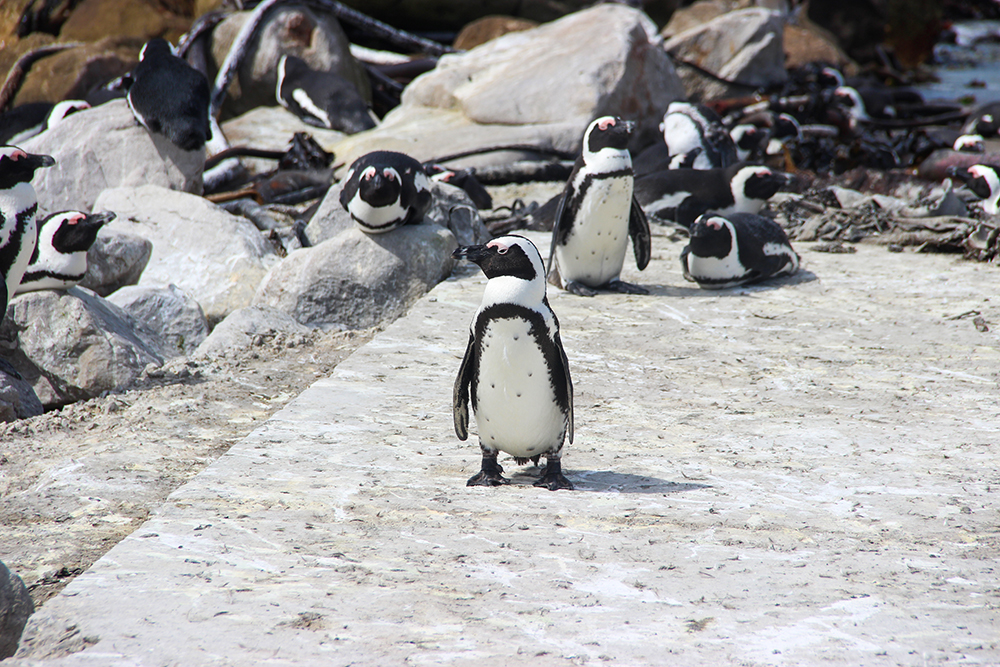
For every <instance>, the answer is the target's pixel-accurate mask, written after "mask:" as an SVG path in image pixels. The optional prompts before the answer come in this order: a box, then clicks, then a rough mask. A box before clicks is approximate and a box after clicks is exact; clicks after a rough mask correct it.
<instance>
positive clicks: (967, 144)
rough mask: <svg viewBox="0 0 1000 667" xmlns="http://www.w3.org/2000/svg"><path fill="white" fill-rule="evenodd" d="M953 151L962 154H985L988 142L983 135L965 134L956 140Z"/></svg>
mask: <svg viewBox="0 0 1000 667" xmlns="http://www.w3.org/2000/svg"><path fill="white" fill-rule="evenodd" d="M951 149H952V150H953V151H959V152H961V153H985V152H986V142H985V141H984V140H983V136H982V135H981V134H963V135H960V136H959V137H958V138H957V139H955V143H953V144H952V145H951Z"/></svg>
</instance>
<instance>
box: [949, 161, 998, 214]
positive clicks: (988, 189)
mask: <svg viewBox="0 0 1000 667" xmlns="http://www.w3.org/2000/svg"><path fill="white" fill-rule="evenodd" d="M997 169H998V168H997V167H994V166H993V165H988V164H974V165H972V166H971V167H968V168H966V169H963V168H962V167H948V170H947V173H948V175H949V176H951V177H953V178H958V179H959V180H961V181H962V182H963V183H965V184H966V185H967V186H968V187H969V189H970V190H972V193H973V194H974V195H976V196H977V197H979V198H980V199H982V200H983V210H984V211H986V212H987V213H989V214H990V215H996V214H997V213H1000V173H998V171H997Z"/></svg>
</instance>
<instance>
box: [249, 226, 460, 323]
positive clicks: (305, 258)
mask: <svg viewBox="0 0 1000 667" xmlns="http://www.w3.org/2000/svg"><path fill="white" fill-rule="evenodd" d="M456 247H457V243H456V242H455V236H454V235H453V234H452V233H451V232H450V231H448V230H447V229H444V228H443V227H439V226H438V225H432V224H421V225H407V226H405V227H400V228H398V229H395V230H393V231H392V232H389V233H387V234H377V235H369V234H365V233H364V232H362V231H361V230H360V229H357V228H356V227H351V228H349V229H345V230H344V231H342V232H341V233H339V234H337V235H336V236H334V237H333V238H331V239H328V240H326V241H323V242H322V243H320V244H319V245H316V246H314V247H312V248H302V249H301V250H296V251H295V252H293V253H291V254H290V255H288V257H286V258H285V259H284V260H283V261H282V262H281V263H280V264H278V265H277V266H276V267H274V269H272V270H271V271H270V273H268V274H267V276H266V277H265V278H264V280H262V281H261V284H260V287H258V289H257V294H256V296H255V297H254V304H255V305H258V304H263V305H270V306H273V307H275V308H277V309H279V310H281V311H283V312H285V313H288V314H289V315H291V316H292V317H294V318H295V319H296V320H297V321H299V322H301V323H302V324H307V325H311V326H317V327H323V328H334V327H344V328H350V329H362V328H367V327H371V326H374V325H376V324H379V323H380V322H386V321H391V320H393V319H395V318H397V317H399V316H400V315H402V314H403V313H404V312H405V311H406V309H407V308H408V307H409V306H410V305H411V304H412V303H413V302H414V301H416V300H417V299H418V298H420V296H421V295H423V294H424V293H425V292H426V291H427V290H428V289H430V288H431V287H433V286H434V285H435V284H437V283H438V282H440V281H441V280H443V279H444V278H445V277H447V276H448V274H449V273H450V272H451V269H452V267H453V265H454V260H453V259H452V258H451V253H452V251H453V250H454V249H455V248H456Z"/></svg>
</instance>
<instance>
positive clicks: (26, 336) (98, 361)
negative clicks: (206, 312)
mask: <svg viewBox="0 0 1000 667" xmlns="http://www.w3.org/2000/svg"><path fill="white" fill-rule="evenodd" d="M0 332H2V333H0V338H2V339H3V340H4V342H5V344H10V343H11V342H12V341H13V339H14V338H16V339H17V351H16V352H15V353H14V354H13V355H11V356H10V357H9V361H10V362H11V364H12V365H13V366H14V368H16V369H17V371H18V372H19V373H20V374H21V375H22V376H23V377H24V379H25V380H26V381H28V382H30V383H31V385H32V387H33V388H34V390H35V394H36V395H37V396H38V399H39V400H40V401H41V402H42V404H43V405H44V406H46V407H49V408H51V407H58V406H61V405H65V404H67V403H72V402H74V401H82V400H86V399H88V398H93V397H95V396H98V395H100V394H101V392H104V391H109V390H111V389H115V388H116V387H120V386H122V385H124V384H127V383H128V382H130V381H131V380H133V379H135V378H136V377H138V376H139V374H140V373H142V371H143V369H145V368H146V366H147V365H149V364H156V365H160V364H162V363H163V358H162V357H161V356H160V352H159V350H158V349H157V345H156V343H155V342H153V337H152V334H151V333H150V332H147V331H143V330H142V328H141V327H140V326H139V325H138V324H137V323H136V322H135V321H134V320H133V319H132V318H131V317H129V316H128V314H126V313H125V311H123V310H122V309H121V308H119V307H118V306H115V305H114V304H112V303H109V302H108V301H107V300H105V299H103V298H101V297H99V296H97V295H96V294H94V293H93V292H90V291H89V290H86V289H83V288H80V287H71V288H70V289H68V290H66V291H56V290H43V291H40V292H28V293H26V294H22V295H20V296H18V297H16V298H14V299H13V300H12V301H11V304H10V305H9V306H8V307H7V317H6V319H5V320H4V323H3V324H2V325H0Z"/></svg>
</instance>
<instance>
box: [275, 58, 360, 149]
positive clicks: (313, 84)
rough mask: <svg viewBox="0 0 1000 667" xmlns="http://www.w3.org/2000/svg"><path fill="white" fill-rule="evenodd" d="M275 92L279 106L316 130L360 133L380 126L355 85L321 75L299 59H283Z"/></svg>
mask: <svg viewBox="0 0 1000 667" xmlns="http://www.w3.org/2000/svg"><path fill="white" fill-rule="evenodd" d="M274 92H275V98H276V99H277V100H278V104H280V105H281V106H283V107H285V108H286V109H288V110H289V111H291V112H292V113H294V114H295V115H296V116H298V117H299V118H301V119H302V120H303V121H305V122H306V123H309V124H310V125H315V126H316V127H325V128H327V129H329V130H340V131H341V132H345V133H347V134H356V133H358V132H363V131H364V130H370V129H371V128H373V127H375V125H376V124H377V123H376V122H375V116H374V114H373V113H372V111H371V109H369V108H368V105H367V104H365V101H364V99H363V98H362V97H361V93H359V92H358V89H357V88H356V87H355V86H354V84H353V83H351V82H350V81H348V80H347V79H345V78H344V77H342V76H340V75H339V74H337V73H336V72H318V71H316V70H314V69H312V68H310V67H309V65H308V64H307V63H306V61H305V60H303V59H302V58H297V57H296V56H290V55H283V56H281V60H279V61H278V82H277V85H276V86H275V91H274Z"/></svg>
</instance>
